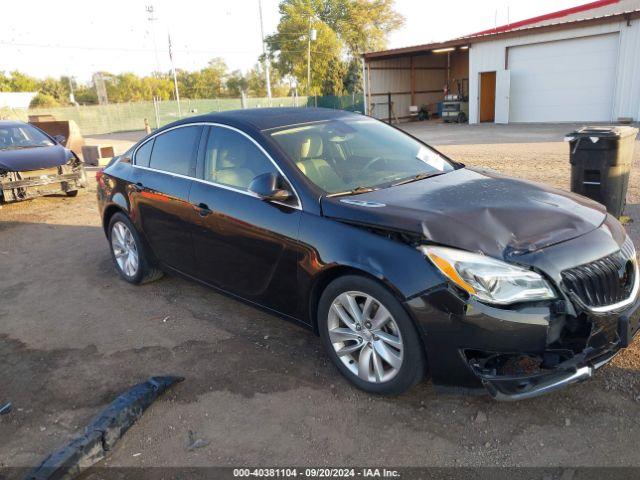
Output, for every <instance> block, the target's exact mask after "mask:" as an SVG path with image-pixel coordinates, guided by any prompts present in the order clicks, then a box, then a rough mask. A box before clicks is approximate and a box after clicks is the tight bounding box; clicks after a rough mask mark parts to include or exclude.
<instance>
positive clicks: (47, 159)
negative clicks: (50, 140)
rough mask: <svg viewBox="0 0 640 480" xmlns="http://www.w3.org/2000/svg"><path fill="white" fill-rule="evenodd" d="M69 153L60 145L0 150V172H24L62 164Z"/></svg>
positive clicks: (65, 161)
mask: <svg viewBox="0 0 640 480" xmlns="http://www.w3.org/2000/svg"><path fill="white" fill-rule="evenodd" d="M68 159H69V153H68V152H67V150H66V149H65V148H64V147H63V146H62V145H53V146H50V147H33V148H21V149H14V150H11V149H10V150H0V172H2V171H5V172H24V171H27V170H39V169H41V168H51V167H55V166H57V165H64V164H65V163H67V160H68Z"/></svg>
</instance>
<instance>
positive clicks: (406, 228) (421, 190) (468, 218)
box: [322, 168, 606, 260]
mask: <svg viewBox="0 0 640 480" xmlns="http://www.w3.org/2000/svg"><path fill="white" fill-rule="evenodd" d="M351 201H355V202H368V204H367V205H359V204H352V203H350V202H351ZM381 204H383V206H382V205H381ZM322 211H323V215H325V216H327V217H331V218H335V219H338V220H343V221H346V222H350V223H356V224H362V225H368V226H371V227H380V228H386V229H391V230H395V231H400V232H407V233H413V234H419V235H422V236H423V237H424V238H425V239H426V240H428V241H430V242H433V243H437V244H442V245H447V246H451V247H455V248H460V249H464V250H469V251H473V252H481V253H484V254H486V255H489V256H492V257H494V258H503V259H505V260H506V259H508V258H509V257H512V256H515V255H522V254H524V253H528V252H533V251H535V250H539V249H541V248H544V247H547V246H550V245H554V244H557V243H560V242H564V241H567V240H570V239H572V238H576V237H579V236H581V235H584V234H586V233H588V232H590V231H592V230H594V229H596V228H598V227H599V226H600V225H601V224H602V223H603V222H604V220H605V218H606V209H605V208H604V207H603V206H602V205H600V204H599V203H596V202H594V201H592V200H589V199H588V198H585V197H582V196H579V195H575V194H573V193H570V192H565V191H562V190H558V189H555V188H551V187H548V186H546V185H543V184H539V183H535V182H529V181H526V180H517V179H514V178H510V177H506V176H503V175H500V174H498V173H496V172H492V171H486V170H481V169H471V168H462V169H459V170H455V171H453V172H450V173H447V174H444V175H440V176H437V177H432V178H428V179H426V180H421V181H416V182H412V183H408V184H405V185H399V186H397V187H391V188H386V189H382V190H377V191H374V192H368V193H364V194H359V195H352V196H341V197H324V198H323V199H322Z"/></svg>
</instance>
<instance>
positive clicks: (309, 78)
mask: <svg viewBox="0 0 640 480" xmlns="http://www.w3.org/2000/svg"><path fill="white" fill-rule="evenodd" d="M309 95H311V14H309V35H307V102H308V101H309Z"/></svg>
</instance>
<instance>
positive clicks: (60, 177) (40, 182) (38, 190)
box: [0, 164, 86, 202]
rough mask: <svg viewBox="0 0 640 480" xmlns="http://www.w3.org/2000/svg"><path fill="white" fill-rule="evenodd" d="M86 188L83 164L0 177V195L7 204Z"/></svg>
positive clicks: (8, 174) (7, 174) (9, 173)
mask: <svg viewBox="0 0 640 480" xmlns="http://www.w3.org/2000/svg"><path fill="white" fill-rule="evenodd" d="M85 186H86V173H85V170H84V167H83V165H82V164H78V165H71V164H67V165H62V166H60V167H57V168H55V169H47V170H41V171H40V170H35V171H28V172H8V173H6V174H4V175H0V195H1V197H3V198H4V201H6V202H10V201H17V200H26V199H29V198H34V197H39V196H43V195H51V194H55V193H60V192H63V193H65V192H70V191H73V190H78V189H79V188H84V187H85Z"/></svg>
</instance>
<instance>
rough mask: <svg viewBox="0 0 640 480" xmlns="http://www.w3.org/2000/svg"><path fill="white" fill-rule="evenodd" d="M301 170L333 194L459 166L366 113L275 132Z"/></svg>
mask: <svg viewBox="0 0 640 480" xmlns="http://www.w3.org/2000/svg"><path fill="white" fill-rule="evenodd" d="M271 137H272V138H273V139H274V140H275V141H276V142H277V143H278V144H279V145H280V146H281V147H282V148H283V149H284V151H285V152H286V153H287V154H288V155H289V156H290V158H291V159H292V160H293V161H294V162H295V164H296V165H297V167H298V168H299V169H300V171H301V172H302V173H303V174H304V175H305V176H306V177H307V178H309V180H311V181H312V182H313V183H315V184H316V185H317V186H318V187H320V188H321V189H323V190H324V191H326V192H327V193H330V194H339V193H356V192H357V191H359V190H360V191H366V190H369V189H377V188H383V187H388V186H392V185H395V184H397V183H406V182H409V181H414V180H421V179H423V178H427V177H429V176H432V175H438V174H442V173H447V172H450V171H452V170H454V167H453V166H452V165H451V163H449V162H448V161H447V160H446V159H445V158H443V157H442V156H441V155H439V154H438V153H437V152H435V151H434V150H432V149H430V148H429V147H427V146H425V145H424V144H422V143H420V142H418V141H416V140H414V139H413V138H411V137H410V136H408V135H406V134H404V133H402V132H401V131H399V130H397V129H395V128H392V127H390V126H389V125H386V124H384V123H382V122H379V121H377V120H373V119H370V118H367V117H362V118H357V119H348V120H330V121H327V122H322V123H317V124H313V125H304V126H298V127H285V128H284V129H281V130H278V131H276V132H273V133H271Z"/></svg>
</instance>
